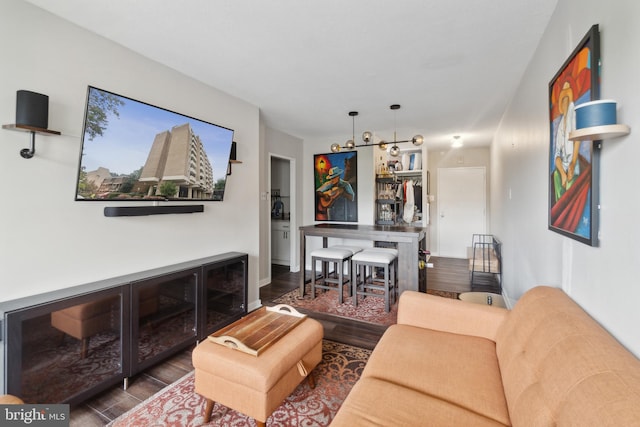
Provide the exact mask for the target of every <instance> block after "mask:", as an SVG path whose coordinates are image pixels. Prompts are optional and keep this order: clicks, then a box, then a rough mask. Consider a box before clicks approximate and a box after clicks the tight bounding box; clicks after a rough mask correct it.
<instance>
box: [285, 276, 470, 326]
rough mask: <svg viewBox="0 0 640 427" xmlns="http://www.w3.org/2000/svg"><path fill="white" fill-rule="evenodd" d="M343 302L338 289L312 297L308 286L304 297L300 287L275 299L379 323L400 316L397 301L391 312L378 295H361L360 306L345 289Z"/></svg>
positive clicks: (444, 293)
mask: <svg viewBox="0 0 640 427" xmlns="http://www.w3.org/2000/svg"><path fill="white" fill-rule="evenodd" d="M427 293H428V294H432V295H437V296H441V297H445V298H458V294H457V293H456V292H447V291H437V290H431V289H428V290H427ZM343 301H344V302H343V303H342V304H339V303H338V291H337V290H330V291H325V292H322V291H321V292H320V293H316V298H311V287H310V285H307V286H306V290H305V294H304V298H300V293H299V292H298V289H295V290H293V291H290V292H288V293H286V294H284V295H282V296H281V297H279V298H277V299H275V300H274V301H273V302H274V303H276V304H288V305H290V306H292V307H296V308H301V309H304V310H308V311H313V312H316V313H327V314H331V315H334V316H340V317H346V318H349V319H355V320H360V321H363V322H369V323H375V324H378V325H384V326H390V325H393V324H394V323H396V321H397V318H398V304H397V302H396V303H395V304H393V305H392V306H391V310H390V312H389V313H386V312H385V310H384V299H383V298H377V297H367V298H363V297H359V299H358V306H357V307H356V306H354V305H353V298H352V297H350V296H349V295H348V291H347V290H345V293H344V299H343Z"/></svg>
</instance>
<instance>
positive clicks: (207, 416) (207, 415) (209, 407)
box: [204, 399, 215, 424]
mask: <svg viewBox="0 0 640 427" xmlns="http://www.w3.org/2000/svg"><path fill="white" fill-rule="evenodd" d="M214 403H215V402H214V401H213V400H211V399H207V402H206V403H205V406H204V423H205V424H206V423H208V422H209V421H210V420H211V413H212V412H213V405H214Z"/></svg>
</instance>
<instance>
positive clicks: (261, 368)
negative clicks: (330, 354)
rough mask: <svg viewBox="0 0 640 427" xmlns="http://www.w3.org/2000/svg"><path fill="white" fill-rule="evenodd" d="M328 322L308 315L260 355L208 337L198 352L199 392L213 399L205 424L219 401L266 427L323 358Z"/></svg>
mask: <svg viewBox="0 0 640 427" xmlns="http://www.w3.org/2000/svg"><path fill="white" fill-rule="evenodd" d="M322 337H323V329H322V325H321V324H320V323H319V322H318V321H316V320H313V319H310V318H308V317H307V318H306V319H305V320H304V321H302V322H300V323H299V324H298V325H297V326H295V327H294V328H293V329H291V330H290V331H289V332H288V333H287V334H286V335H285V336H283V337H282V338H280V339H279V340H278V341H277V342H275V343H274V344H273V345H272V346H270V347H269V348H267V349H266V350H265V351H264V352H262V353H260V354H259V355H258V356H253V355H251V354H247V353H244V352H242V351H239V350H235V349H232V348H228V347H226V346H224V345H221V344H217V343H215V342H212V341H210V340H209V339H206V340H204V341H202V342H201V343H200V344H199V345H198V346H197V347H196V348H195V349H194V350H193V354H192V359H193V366H194V368H195V391H196V393H198V394H200V395H202V396H203V397H205V398H206V399H207V406H206V408H205V423H206V422H209V419H210V417H211V411H212V409H213V404H214V402H218V403H220V404H222V405H224V406H227V407H229V408H232V409H235V410H236V411H238V412H241V413H243V414H245V415H248V416H250V417H253V418H254V419H255V420H256V422H257V424H258V426H264V425H265V423H266V421H267V418H269V415H271V413H273V411H274V410H275V409H276V408H277V407H278V406H280V404H281V403H282V402H283V401H284V399H285V398H286V397H287V396H289V395H290V394H291V393H292V392H293V390H295V388H296V387H297V386H298V384H300V382H302V380H304V379H305V378H306V377H307V376H308V378H309V384H310V385H311V387H313V386H314V383H313V377H312V375H311V371H312V370H313V368H315V367H316V365H317V364H318V363H320V360H321V359H322Z"/></svg>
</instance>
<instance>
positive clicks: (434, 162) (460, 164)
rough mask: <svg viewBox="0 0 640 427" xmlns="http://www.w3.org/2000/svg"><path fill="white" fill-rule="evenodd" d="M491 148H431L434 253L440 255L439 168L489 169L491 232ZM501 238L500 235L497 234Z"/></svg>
mask: <svg viewBox="0 0 640 427" xmlns="http://www.w3.org/2000/svg"><path fill="white" fill-rule="evenodd" d="M490 164H491V162H490V150H489V148H449V149H448V150H429V191H430V192H431V193H430V195H431V196H433V197H434V201H433V202H431V203H430V208H429V209H430V224H429V249H430V250H431V253H432V254H433V255H438V252H439V244H440V242H439V241H438V215H437V213H438V198H439V197H438V196H439V194H438V191H437V190H438V168H468V167H476V166H482V167H484V168H486V171H487V189H486V192H487V193H486V194H487V204H488V206H487V213H486V218H487V224H486V232H487V233H488V234H491V233H492V231H491V209H490V206H489V200H491V188H490V185H489V183H490V181H491V168H490ZM497 237H498V238H500V236H497ZM469 245H471V236H469Z"/></svg>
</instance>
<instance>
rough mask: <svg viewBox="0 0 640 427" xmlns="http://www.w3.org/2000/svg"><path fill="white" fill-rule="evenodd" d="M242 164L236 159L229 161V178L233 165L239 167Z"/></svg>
mask: <svg viewBox="0 0 640 427" xmlns="http://www.w3.org/2000/svg"><path fill="white" fill-rule="evenodd" d="M241 163H242V161H241V160H234V159H231V160H229V165H228V166H227V176H229V175H231V165H238V164H241Z"/></svg>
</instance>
